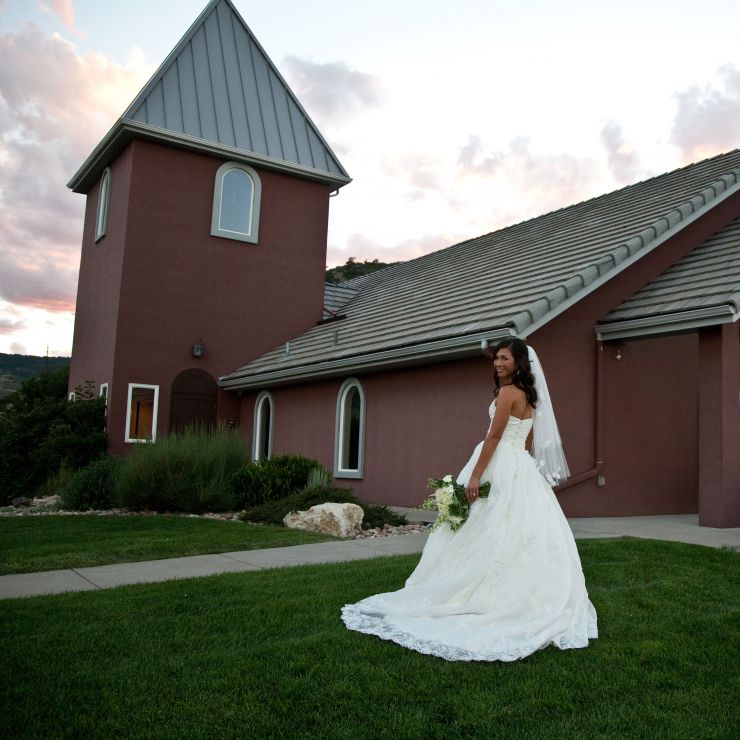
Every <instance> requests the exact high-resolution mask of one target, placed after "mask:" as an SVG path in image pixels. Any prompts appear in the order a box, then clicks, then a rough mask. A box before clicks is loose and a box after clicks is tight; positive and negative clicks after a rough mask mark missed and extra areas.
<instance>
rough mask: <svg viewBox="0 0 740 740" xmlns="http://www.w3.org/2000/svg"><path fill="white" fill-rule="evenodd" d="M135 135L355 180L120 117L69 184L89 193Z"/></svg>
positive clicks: (289, 171) (323, 179) (309, 175)
mask: <svg viewBox="0 0 740 740" xmlns="http://www.w3.org/2000/svg"><path fill="white" fill-rule="evenodd" d="M134 139H143V140H145V141H154V142H156V143H159V144H165V145H167V146H173V147H176V148H178V149H187V150H189V151H195V152H199V153H201V154H207V155H209V156H213V157H219V158H221V159H227V160H233V161H236V162H243V163H245V164H250V165H253V166H255V167H262V168H263V169H266V170H271V171H273V172H281V173H283V174H286V175H292V176H294V177H301V178H304V179H307V180H313V181H315V182H320V183H323V184H325V185H328V186H331V187H332V188H335V189H339V188H341V187H343V186H344V185H347V184H348V183H350V182H352V178H351V177H348V176H347V177H345V176H343V175H338V174H337V175H333V174H330V173H328V172H325V171H324V170H317V169H313V168H311V167H306V166H303V165H298V164H293V163H291V162H285V161H284V160H281V159H275V158H273V157H267V156H264V155H262V154H255V153H254V152H248V151H245V150H243V149H238V148H236V147H231V146H226V145H224V144H217V143H214V142H210V141H206V140H204V139H197V138H195V137H193V136H188V135H187V134H181V133H178V132H175V131H169V130H167V129H162V128H157V127H156V126H150V125H148V124H144V123H139V122H138V121H128V120H126V119H124V118H119V119H118V121H116V123H115V124H114V125H113V127H112V128H111V130H110V131H109V132H108V133H107V134H106V135H105V136H104V137H103V139H102V140H101V141H100V143H99V144H98V145H97V146H96V147H95V149H94V150H93V151H92V153H91V154H90V156H89V157H88V158H87V159H86V160H85V162H84V164H83V165H82V166H81V167H80V169H79V170H77V172H76V173H75V174H74V176H73V177H72V179H71V180H70V181H69V182H68V183H67V187H68V188H70V189H71V190H72V191H74V192H75V193H87V192H88V191H89V190H90V188H91V187H92V186H93V184H94V183H95V182H96V181H97V179H98V178H99V177H100V175H101V173H102V172H103V170H104V169H105V168H106V167H107V166H108V165H109V164H110V163H111V162H112V161H113V159H115V157H116V156H117V155H118V154H119V153H120V152H121V151H123V149H124V148H125V147H126V146H127V145H128V144H129V143H130V142H131V141H133V140H134Z"/></svg>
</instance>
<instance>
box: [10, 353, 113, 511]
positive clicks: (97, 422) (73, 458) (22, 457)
mask: <svg viewBox="0 0 740 740" xmlns="http://www.w3.org/2000/svg"><path fill="white" fill-rule="evenodd" d="M68 378H69V368H67V367H63V368H59V369H58V370H54V371H52V372H49V373H43V374H41V375H38V376H36V377H33V378H29V379H28V380H25V381H23V383H21V386H20V388H19V389H18V390H17V391H16V392H15V393H13V394H12V395H10V396H8V397H7V398H5V399H3V400H2V402H0V450H1V451H2V452H1V454H0V505H2V504H3V503H6V502H8V501H10V500H11V499H13V498H15V497H16V496H28V495H29V494H30V493H32V492H34V491H36V490H37V489H38V487H39V486H41V485H42V484H43V483H44V482H45V481H47V480H49V479H50V478H51V477H52V476H53V475H54V474H56V473H57V472H58V471H59V470H60V468H61V466H62V465H64V466H65V467H66V468H68V469H70V470H78V469H79V468H81V467H84V466H85V465H86V464H87V463H88V462H90V461H91V460H94V459H96V458H98V457H100V455H101V454H103V453H104V452H105V450H106V447H107V439H106V435H105V432H104V431H103V430H104V427H105V401H104V400H103V399H99V398H96V397H95V393H94V389H93V388H92V384H91V383H88V384H86V385H85V386H84V387H82V386H81V387H78V388H76V389H75V393H77V398H78V399H79V400H78V401H76V402H74V403H72V402H69V401H67V383H68Z"/></svg>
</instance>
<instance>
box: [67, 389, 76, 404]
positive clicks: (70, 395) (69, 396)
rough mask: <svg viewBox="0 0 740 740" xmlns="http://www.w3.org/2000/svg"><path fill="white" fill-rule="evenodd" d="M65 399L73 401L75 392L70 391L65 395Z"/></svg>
mask: <svg viewBox="0 0 740 740" xmlns="http://www.w3.org/2000/svg"><path fill="white" fill-rule="evenodd" d="M67 400H68V401H72V403H74V402H75V401H76V400H77V394H76V393H75V392H74V391H70V393H69V395H68V396H67Z"/></svg>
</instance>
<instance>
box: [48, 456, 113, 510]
mask: <svg viewBox="0 0 740 740" xmlns="http://www.w3.org/2000/svg"><path fill="white" fill-rule="evenodd" d="M122 465H123V459H122V458H120V457H113V456H112V455H105V456H104V457H101V458H100V459H99V460H95V461H93V462H91V463H88V464H87V465H86V466H85V467H84V468H82V469H81V470H78V471H77V472H76V473H75V474H74V475H73V476H72V477H71V478H70V479H69V480H68V481H67V482H66V484H65V485H64V486H63V487H62V489H61V491H60V496H61V499H62V500H61V503H62V508H64V509H68V510H72V511H86V510H88V509H110V508H113V507H114V506H116V505H117V484H118V474H119V472H120V469H121V466H122Z"/></svg>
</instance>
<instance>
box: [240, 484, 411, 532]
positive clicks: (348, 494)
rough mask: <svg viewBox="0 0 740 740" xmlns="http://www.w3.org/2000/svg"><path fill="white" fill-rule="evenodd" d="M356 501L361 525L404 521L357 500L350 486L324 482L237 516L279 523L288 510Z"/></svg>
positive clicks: (365, 527)
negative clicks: (323, 484) (359, 508)
mask: <svg viewBox="0 0 740 740" xmlns="http://www.w3.org/2000/svg"><path fill="white" fill-rule="evenodd" d="M326 503H335V504H357V505H358V506H361V507H362V511H363V517H362V528H363V529H370V528H371V527H382V526H383V525H384V524H392V525H398V524H406V523H407V521H406V517H405V516H403V515H400V514H396V513H395V512H393V511H391V509H389V508H388V507H387V506H379V505H377V504H365V503H363V502H362V501H359V500H358V499H357V497H356V496H355V495H354V494H353V493H352V491H351V490H350V489H349V488H337V487H336V486H331V485H325V486H323V487H319V486H317V487H315V488H313V489H309V490H306V489H304V490H302V491H297V492H296V493H293V494H291V495H290V496H285V497H284V498H281V499H277V500H276V501H265V502H264V503H263V504H259V505H258V506H253V507H252V508H250V509H246V510H245V511H243V512H242V513H241V514H240V518H241V519H244V520H245V521H248V522H259V523H262V524H282V523H283V519H284V518H285V515H286V514H288V513H289V512H291V511H306V510H307V509H310V508H311V507H312V506H317V505H318V504H326Z"/></svg>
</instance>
